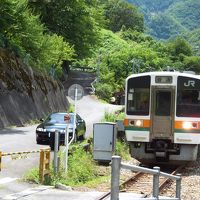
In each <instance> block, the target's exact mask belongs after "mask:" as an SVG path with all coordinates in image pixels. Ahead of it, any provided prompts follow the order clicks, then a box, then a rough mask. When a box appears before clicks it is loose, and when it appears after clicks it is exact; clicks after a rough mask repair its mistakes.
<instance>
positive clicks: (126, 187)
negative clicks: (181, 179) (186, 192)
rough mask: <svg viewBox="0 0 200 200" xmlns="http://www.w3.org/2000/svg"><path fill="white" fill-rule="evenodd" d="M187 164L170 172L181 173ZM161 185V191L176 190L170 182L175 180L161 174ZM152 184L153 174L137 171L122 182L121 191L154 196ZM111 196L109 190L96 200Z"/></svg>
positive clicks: (161, 192) (162, 192)
mask: <svg viewBox="0 0 200 200" xmlns="http://www.w3.org/2000/svg"><path fill="white" fill-rule="evenodd" d="M184 166H185V165H181V166H179V167H177V168H176V169H175V170H173V171H172V172H167V173H170V174H171V175H175V174H177V173H180V171H181V170H182V169H183V167H184ZM159 182H160V185H159V193H160V194H165V193H169V192H168V191H169V190H170V192H171V193H172V192H173V195H174V190H173V189H172V188H171V187H170V184H171V183H172V182H173V181H172V180H171V179H169V178H165V177H162V176H160V179H159ZM152 184H153V176H152V175H151V174H146V173H143V172H137V173H135V174H134V175H133V176H132V177H131V178H129V179H128V180H126V181H124V182H123V183H121V184H120V186H119V187H120V192H132V193H137V194H143V195H144V197H150V196H152ZM109 196H110V192H107V193H105V194H103V195H102V196H101V197H99V198H97V199H96V200H105V199H107V198H108V197H109Z"/></svg>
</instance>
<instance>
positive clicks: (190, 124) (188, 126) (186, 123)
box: [183, 122, 192, 130]
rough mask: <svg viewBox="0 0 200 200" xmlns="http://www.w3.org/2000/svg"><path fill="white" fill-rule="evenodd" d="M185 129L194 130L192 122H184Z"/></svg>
mask: <svg viewBox="0 0 200 200" xmlns="http://www.w3.org/2000/svg"><path fill="white" fill-rule="evenodd" d="M183 128H184V129H187V130H189V129H191V128H192V122H183Z"/></svg>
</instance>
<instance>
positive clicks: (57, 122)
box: [36, 112, 86, 144]
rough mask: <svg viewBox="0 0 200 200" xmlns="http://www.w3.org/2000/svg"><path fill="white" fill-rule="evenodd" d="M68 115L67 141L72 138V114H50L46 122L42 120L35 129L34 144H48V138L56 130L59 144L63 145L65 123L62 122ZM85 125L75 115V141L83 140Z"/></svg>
mask: <svg viewBox="0 0 200 200" xmlns="http://www.w3.org/2000/svg"><path fill="white" fill-rule="evenodd" d="M67 115H70V120H69V122H68V123H69V139H70V138H72V134H73V124H74V113H64V112H62V113H61V112H57V113H52V114H50V115H49V116H48V117H47V119H46V120H44V121H43V122H42V123H41V124H40V125H38V127H37V128H36V142H37V144H44V143H45V144H50V137H51V135H52V134H54V133H55V131H56V130H57V131H58V132H59V133H60V143H62V144H63V143H64V140H65V129H66V126H67V122H66V121H65V120H64V118H65V116H67ZM85 131H86V125H85V121H84V120H83V119H82V118H81V117H80V116H79V115H78V114H76V125H75V141H77V140H83V139H84V136H85Z"/></svg>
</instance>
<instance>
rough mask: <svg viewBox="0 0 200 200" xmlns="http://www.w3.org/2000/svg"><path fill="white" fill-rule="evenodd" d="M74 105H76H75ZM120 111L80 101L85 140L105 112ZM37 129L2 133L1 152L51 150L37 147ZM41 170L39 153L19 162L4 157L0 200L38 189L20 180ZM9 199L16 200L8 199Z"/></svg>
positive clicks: (94, 101)
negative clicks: (33, 188) (30, 189)
mask: <svg viewBox="0 0 200 200" xmlns="http://www.w3.org/2000/svg"><path fill="white" fill-rule="evenodd" d="M70 101H71V100H70ZM71 102H72V103H73V101H71ZM120 108H121V106H116V105H110V104H106V103H102V102H100V101H98V100H97V99H96V98H95V97H93V96H90V95H87V96H84V97H83V98H82V99H81V100H79V101H77V113H78V114H80V116H81V117H82V118H83V119H85V121H86V137H89V136H92V133H93V123H96V122H100V121H101V119H102V117H103V115H104V113H105V111H109V112H113V111H114V110H119V109H120ZM36 126H37V125H32V126H27V127H9V128H5V129H1V130H0V151H2V152H5V153H6V152H19V151H33V150H40V149H41V148H45V147H48V146H46V145H37V144H36V141H35V129H36ZM38 166H39V153H36V154H27V155H26V157H18V159H14V158H12V157H11V156H6V157H3V158H2V171H1V172H0V199H4V197H5V196H6V195H7V196H8V195H10V194H15V193H19V192H21V191H24V190H26V189H28V188H30V187H35V186H36V185H32V184H31V185H30V184H28V183H24V182H23V181H22V180H21V178H22V177H23V176H24V174H25V173H26V172H27V171H29V170H30V169H32V168H34V167H38ZM46 193H48V190H46ZM46 193H45V194H46ZM47 196H48V194H47ZM58 197H60V195H58ZM7 199H16V198H9V197H8V198H7ZM18 199H19V198H18ZM30 199H31V198H30ZM38 199H41V198H38ZM54 199H56V198H54Z"/></svg>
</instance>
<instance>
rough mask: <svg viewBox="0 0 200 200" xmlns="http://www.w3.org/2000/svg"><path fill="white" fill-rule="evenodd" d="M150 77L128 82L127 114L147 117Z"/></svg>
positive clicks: (132, 79)
mask: <svg viewBox="0 0 200 200" xmlns="http://www.w3.org/2000/svg"><path fill="white" fill-rule="evenodd" d="M149 98H150V76H145V77H136V78H131V79H129V80H128V90H127V114H128V115H149Z"/></svg>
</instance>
